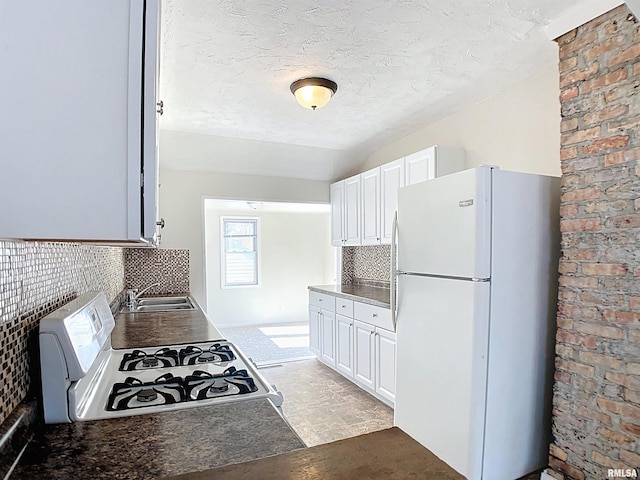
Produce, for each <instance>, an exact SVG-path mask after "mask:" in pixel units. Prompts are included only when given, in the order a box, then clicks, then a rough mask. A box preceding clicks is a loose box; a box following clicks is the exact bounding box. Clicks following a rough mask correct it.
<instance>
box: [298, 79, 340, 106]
mask: <svg viewBox="0 0 640 480" xmlns="http://www.w3.org/2000/svg"><path fill="white" fill-rule="evenodd" d="M337 90H338V85H337V84H336V82H332V81H331V80H328V79H326V78H318V77H310V78H301V79H300V80H296V81H295V82H293V83H292V84H291V93H293V94H294V95H295V96H296V100H298V103H299V104H300V105H302V106H303V107H305V108H310V109H311V110H315V109H316V108H320V107H324V106H325V105H326V104H327V103H329V100H331V97H332V96H333V94H334V93H336V91H337Z"/></svg>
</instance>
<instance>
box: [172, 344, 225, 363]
mask: <svg viewBox="0 0 640 480" xmlns="http://www.w3.org/2000/svg"><path fill="white" fill-rule="evenodd" d="M178 356H179V358H180V365H197V364H200V363H224V362H230V361H232V360H235V359H236V356H235V355H234V353H233V351H232V350H231V348H230V347H229V345H221V344H219V343H214V344H213V345H211V346H210V347H209V348H208V349H207V350H203V349H202V348H200V347H196V346H193V345H189V346H188V347H186V348H182V349H180V353H179V354H178Z"/></svg>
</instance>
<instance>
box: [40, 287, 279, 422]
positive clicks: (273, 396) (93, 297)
mask: <svg viewBox="0 0 640 480" xmlns="http://www.w3.org/2000/svg"><path fill="white" fill-rule="evenodd" d="M114 326H115V320H114V318H113V315H112V313H111V310H110V308H109V305H108V303H107V300H106V297H105V296H104V294H103V293H101V292H97V293H89V294H85V295H82V296H80V297H78V298H77V299H75V300H73V301H71V302H69V303H68V304H66V305H64V306H63V307H61V308H60V309H58V310H56V311H55V312H52V313H51V314H49V315H47V316H46V317H45V318H43V319H42V321H41V323H40V331H39V341H40V365H41V373H42V396H43V405H44V417H45V422H46V423H68V422H74V421H80V420H96V419H102V418H112V417H122V416H129V415H140V414H143V413H157V412H162V411H167V410H177V409H182V408H190V407H197V406H201V405H211V404H215V403H220V402H228V401H235V400H243V399H248V398H252V399H253V398H260V397H263V398H268V399H270V400H271V401H272V402H273V404H274V405H275V406H276V407H280V406H281V405H282V395H281V394H280V393H279V392H278V391H276V389H275V388H274V387H273V386H271V385H269V384H268V383H267V381H266V380H265V379H264V378H263V377H262V376H261V375H260V374H259V373H258V371H257V370H256V369H255V368H254V367H253V365H252V363H251V361H250V360H249V359H247V358H246V357H245V356H244V355H243V353H242V352H241V351H240V350H239V349H238V348H237V347H236V346H235V345H233V344H232V343H230V342H227V341H225V340H223V339H221V340H215V341H208V342H204V343H194V344H178V345H171V346H158V347H155V348H139V349H135V350H114V349H113V348H112V347H111V340H110V335H111V332H112V330H113V328H114Z"/></svg>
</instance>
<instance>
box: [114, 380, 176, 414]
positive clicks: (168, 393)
mask: <svg viewBox="0 0 640 480" xmlns="http://www.w3.org/2000/svg"><path fill="white" fill-rule="evenodd" d="M186 399H187V398H186V395H185V388H184V380H183V379H182V377H174V376H173V375H171V374H170V373H166V374H164V375H162V376H160V377H158V378H156V379H155V380H154V381H153V382H146V383H143V382H142V381H141V380H140V379H138V378H133V377H127V378H126V379H125V381H124V382H121V383H120V382H119V383H116V384H115V385H114V386H113V388H112V390H111V394H110V395H109V398H108V400H107V410H111V411H114V410H129V409H132V408H139V407H145V406H148V405H168V404H173V403H178V402H184V401H186Z"/></svg>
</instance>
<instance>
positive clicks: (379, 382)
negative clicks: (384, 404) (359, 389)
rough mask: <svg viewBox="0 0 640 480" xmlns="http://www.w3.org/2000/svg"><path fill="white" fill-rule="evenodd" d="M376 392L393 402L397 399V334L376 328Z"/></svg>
mask: <svg viewBox="0 0 640 480" xmlns="http://www.w3.org/2000/svg"><path fill="white" fill-rule="evenodd" d="M374 337H375V351H376V355H375V362H376V368H375V371H376V381H375V385H376V387H375V388H376V393H377V394H378V395H380V396H381V397H383V398H386V399H387V400H389V402H391V403H395V401H396V334H395V333H394V332H389V331H388V330H384V329H382V328H376V333H375V334H374Z"/></svg>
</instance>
